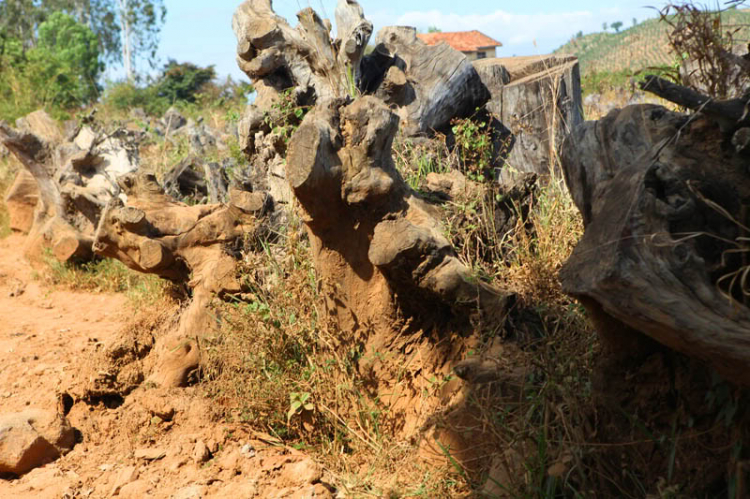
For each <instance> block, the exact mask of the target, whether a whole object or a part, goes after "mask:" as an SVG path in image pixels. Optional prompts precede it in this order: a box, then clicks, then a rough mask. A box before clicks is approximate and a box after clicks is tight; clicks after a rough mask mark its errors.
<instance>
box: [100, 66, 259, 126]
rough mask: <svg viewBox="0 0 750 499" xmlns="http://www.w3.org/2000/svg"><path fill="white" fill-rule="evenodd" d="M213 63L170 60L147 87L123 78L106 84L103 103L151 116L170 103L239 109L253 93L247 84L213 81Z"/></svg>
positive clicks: (118, 108)
mask: <svg viewBox="0 0 750 499" xmlns="http://www.w3.org/2000/svg"><path fill="white" fill-rule="evenodd" d="M215 77H216V72H215V70H214V68H213V66H208V67H205V68H201V67H200V66H197V65H195V64H192V63H190V62H184V63H178V62H176V61H169V63H167V64H166V65H165V66H164V68H163V69H162V72H161V74H160V75H159V76H158V77H157V78H156V79H154V80H152V81H151V82H150V83H149V84H148V85H146V86H138V85H137V84H135V83H132V82H128V81H122V82H117V83H110V84H109V85H107V91H106V94H105V97H104V104H105V105H106V106H108V107H110V108H113V109H114V110H117V111H127V110H129V109H131V108H133V107H140V108H142V109H143V110H144V111H145V112H146V113H148V114H149V115H151V116H160V115H162V114H164V112H165V111H166V110H167V109H168V108H169V107H170V106H173V105H174V106H177V107H178V108H181V110H183V111H188V114H191V112H190V110H192V111H193V112H195V109H196V106H197V108H200V109H205V108H217V107H218V108H227V109H228V108H238V107H242V106H244V104H245V103H246V98H247V94H249V93H251V92H253V87H252V85H250V84H249V83H240V82H236V81H234V80H232V78H231V77H229V78H227V80H226V81H225V82H224V83H221V84H217V83H215V82H214V78H215Z"/></svg>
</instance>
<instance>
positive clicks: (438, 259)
mask: <svg viewBox="0 0 750 499" xmlns="http://www.w3.org/2000/svg"><path fill="white" fill-rule="evenodd" d="M397 129H398V118H397V117H396V115H395V114H394V113H392V112H391V111H390V110H389V109H388V108H387V107H386V106H385V105H384V104H383V103H382V102H381V101H380V100H378V99H376V98H374V97H363V98H360V99H358V100H356V101H354V103H352V104H350V105H344V103H343V102H338V103H331V104H330V105H329V106H326V107H319V108H316V110H315V111H313V112H312V113H311V114H310V115H308V117H306V118H305V120H304V122H303V123H302V126H300V129H299V130H298V132H297V133H296V134H295V136H294V140H293V141H292V146H291V149H290V153H289V156H288V158H287V178H288V179H289V181H290V183H291V185H292V187H293V189H294V192H295V195H296V196H297V198H298V199H299V201H300V203H301V204H302V206H303V207H304V209H305V213H306V220H305V221H306V224H307V226H308V227H309V231H310V235H311V237H312V238H313V240H314V245H315V247H316V250H315V253H316V254H317V255H318V258H316V263H317V268H318V272H319V273H320V274H321V275H323V276H327V275H329V274H331V273H333V274H337V273H341V272H343V275H338V276H337V277H336V278H335V279H336V281H340V282H341V284H342V288H341V289H342V292H343V293H345V294H350V295H352V296H350V297H348V298H347V299H345V300H344V302H345V303H347V304H348V308H349V311H348V312H347V313H346V314H344V313H343V311H341V313H340V314H337V315H338V316H340V317H344V316H348V315H350V314H353V315H355V316H357V317H358V318H359V319H358V321H363V320H364V321H374V323H381V321H382V320H383V319H384V317H388V316H390V315H392V313H393V310H394V308H393V307H394V304H393V303H392V301H391V300H390V299H389V298H387V296H381V297H380V300H381V301H380V305H376V303H377V300H362V299H361V298H360V299H357V298H356V297H355V295H358V294H361V293H363V292H365V290H367V289H371V288H373V289H378V288H382V287H383V285H387V288H386V289H391V290H393V292H395V293H397V294H398V295H399V300H400V305H406V306H408V303H409V302H410V301H411V302H412V303H411V305H412V306H416V305H417V303H419V302H421V301H423V298H424V297H430V299H432V300H435V299H437V300H439V301H440V302H442V303H443V304H444V305H445V306H446V307H448V308H451V307H453V308H455V309H456V310H457V311H459V310H463V312H464V313H465V312H466V311H467V310H481V311H484V312H485V313H488V314H491V315H492V314H496V315H497V316H498V317H501V316H502V314H503V311H504V307H503V304H504V301H505V298H506V296H507V295H506V294H504V293H502V292H500V291H499V290H494V289H492V288H490V287H489V286H487V285H485V284H482V283H481V282H477V281H476V280H474V279H472V278H471V277H470V273H469V271H468V269H466V268H465V267H464V266H463V265H462V264H460V263H459V261H458V259H457V258H456V255H455V253H454V251H453V249H452V248H451V246H450V243H449V242H448V241H447V240H446V239H445V237H444V236H443V235H442V234H441V233H440V231H439V230H438V224H437V221H436V220H435V219H434V218H433V217H432V216H431V215H430V214H429V212H428V209H427V207H426V205H424V204H423V203H422V202H421V201H420V200H419V199H417V198H415V197H413V196H412V195H411V193H410V190H409V189H408V187H407V186H406V185H405V183H404V182H403V180H402V179H401V177H400V176H399V175H398V174H397V172H396V169H395V165H394V163H393V159H392V157H391V145H392V141H393V136H394V135H395V133H396V131H397ZM323 255H325V257H323ZM336 260H339V263H337V264H334V263H333V262H334V261H336ZM334 269H335V270H334ZM355 276H357V277H356V279H355ZM324 278H325V277H324ZM331 278H333V276H331ZM354 280H356V281H359V284H357V285H355V284H354ZM375 283H379V284H375ZM342 326H344V328H345V329H346V328H351V327H352V325H351V324H342Z"/></svg>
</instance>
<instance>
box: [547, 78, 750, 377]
mask: <svg viewBox="0 0 750 499" xmlns="http://www.w3.org/2000/svg"><path fill="white" fill-rule="evenodd" d="M657 87H658V88H657ZM652 88H653V89H655V90H657V91H658V93H659V94H660V95H662V96H663V97H667V98H670V97H669V96H671V100H677V101H680V103H681V104H682V105H686V106H687V107H693V108H695V109H700V110H701V111H702V112H701V113H698V114H694V115H690V116H689V115H685V114H681V113H676V112H671V111H668V110H666V109H664V108H662V107H659V106H653V105H640V106H629V107H627V108H625V109H623V110H615V111H613V112H611V113H610V114H609V115H607V116H606V117H605V118H603V119H601V120H599V121H597V122H586V123H585V124H583V125H582V126H580V127H578V129H577V130H576V131H575V132H574V135H573V137H572V138H571V140H569V141H568V142H566V145H565V146H564V148H563V152H562V164H563V168H564V171H565V177H566V181H567V184H568V187H569V189H570V192H571V194H572V196H573V199H574V201H575V203H576V205H577V206H578V208H579V210H580V211H581V213H582V215H583V220H584V224H585V227H586V231H585V234H584V236H583V238H582V240H581V241H580V243H579V244H578V246H577V247H576V249H575V251H574V252H573V254H572V256H571V257H570V259H569V261H568V262H567V263H566V264H565V266H564V268H563V269H562V271H561V274H560V277H561V280H562V284H563V289H564V291H565V292H567V293H569V294H571V295H572V296H574V297H576V298H579V299H580V300H581V302H582V303H583V304H584V305H585V306H586V308H587V309H588V311H589V312H590V315H591V317H592V319H593V320H594V323H595V326H596V329H597V331H598V333H599V334H600V337H601V338H602V340H603V344H604V346H605V347H607V348H608V350H609V353H610V354H611V355H615V356H624V355H629V354H633V353H634V352H633V351H632V350H630V349H631V348H632V347H633V346H634V345H636V346H637V345H643V344H644V342H641V341H639V340H638V338H639V337H641V338H642V336H641V335H642V334H645V335H647V336H648V337H650V338H652V339H654V340H656V341H658V342H660V343H662V344H663V345H666V346H668V347H671V348H673V349H675V350H677V351H680V352H682V353H684V354H687V355H689V356H692V357H695V358H698V359H702V360H704V361H707V362H709V363H711V364H712V365H713V366H714V367H715V368H716V369H717V370H718V371H719V372H721V373H723V374H724V375H725V376H728V377H729V379H731V380H733V381H735V382H738V383H742V384H748V383H750V375H749V374H748V373H750V370H749V369H748V367H750V309H749V308H748V306H747V299H748V292H750V288H748V285H747V282H746V279H745V277H746V275H747V273H748V269H750V267H749V266H748V256H750V255H749V253H748V252H749V251H750V248H749V247H748V236H749V235H750V229H748V226H749V225H750V224H749V218H748V203H750V177H749V176H748V170H747V165H748V162H747V158H748V156H747V152H746V151H747V149H746V148H745V146H743V144H746V143H747V142H746V141H745V142H743V141H742V140H741V139H742V137H748V136H750V135H749V134H748V133H747V132H748V130H750V129H748V128H745V126H747V123H746V122H743V121H741V120H740V121H738V119H740V118H742V116H743V115H742V109H743V106H741V105H740V106H739V107H737V106H738V105H739V103H738V102H733V101H729V102H713V101H711V100H710V99H708V98H706V97H705V96H699V95H697V94H696V93H695V92H690V91H688V90H687V89H683V88H682V87H677V86H674V85H671V84H669V83H668V82H664V81H663V80H655V79H653V78H652V79H647V82H646V89H647V90H648V89H652ZM733 142H734V145H733ZM737 144H739V145H737Z"/></svg>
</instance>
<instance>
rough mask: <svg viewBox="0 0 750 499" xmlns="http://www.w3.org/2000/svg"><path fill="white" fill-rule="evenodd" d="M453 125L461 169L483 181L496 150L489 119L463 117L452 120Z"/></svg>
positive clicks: (471, 176)
mask: <svg viewBox="0 0 750 499" xmlns="http://www.w3.org/2000/svg"><path fill="white" fill-rule="evenodd" d="M451 125H452V128H451V130H452V131H453V135H454V137H455V140H456V150H457V151H458V158H459V165H460V167H461V170H462V171H463V172H464V173H466V175H467V176H468V177H469V178H470V179H472V180H474V181H476V182H483V181H484V180H485V179H486V178H487V175H488V173H489V171H490V168H491V166H492V158H493V155H494V152H495V151H494V146H493V143H492V132H491V131H490V129H489V126H488V124H487V121H485V120H476V119H472V118H461V119H454V120H453V121H451Z"/></svg>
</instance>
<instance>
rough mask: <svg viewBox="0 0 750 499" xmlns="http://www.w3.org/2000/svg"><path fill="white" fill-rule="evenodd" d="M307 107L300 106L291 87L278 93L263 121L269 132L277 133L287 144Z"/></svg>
mask: <svg viewBox="0 0 750 499" xmlns="http://www.w3.org/2000/svg"><path fill="white" fill-rule="evenodd" d="M308 109H309V108H307V107H304V106H300V105H299V104H298V103H297V99H296V97H295V95H294V92H293V89H288V90H285V91H283V92H281V94H279V98H278V100H277V101H276V102H274V103H273V105H272V106H271V111H270V112H268V113H266V115H265V117H264V121H265V123H266V125H267V126H268V127H269V128H270V129H271V133H273V134H275V135H278V136H279V137H281V138H282V139H283V140H284V143H287V144H288V143H289V140H290V139H291V138H292V135H293V134H294V132H295V131H297V128H298V127H299V125H300V123H302V120H303V119H304V117H305V115H306V114H307V111H308Z"/></svg>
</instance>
